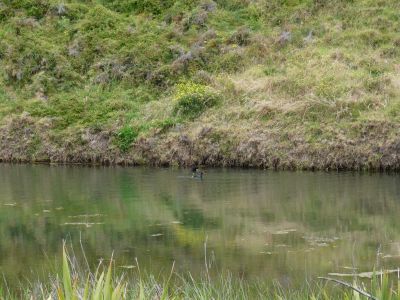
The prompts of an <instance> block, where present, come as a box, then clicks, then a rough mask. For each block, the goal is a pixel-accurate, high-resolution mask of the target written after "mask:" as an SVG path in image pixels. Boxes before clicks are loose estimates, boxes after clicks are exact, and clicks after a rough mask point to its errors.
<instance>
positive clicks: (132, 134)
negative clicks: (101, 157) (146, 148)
mask: <svg viewBox="0 0 400 300" xmlns="http://www.w3.org/2000/svg"><path fill="white" fill-rule="evenodd" d="M138 135H139V130H137V129H135V128H133V127H130V126H125V127H122V128H121V129H120V130H119V131H118V133H117V136H116V142H117V146H118V148H119V149H120V150H121V151H122V152H126V151H128V150H129V148H130V147H131V146H132V143H133V142H134V141H135V140H136V138H137V137H138Z"/></svg>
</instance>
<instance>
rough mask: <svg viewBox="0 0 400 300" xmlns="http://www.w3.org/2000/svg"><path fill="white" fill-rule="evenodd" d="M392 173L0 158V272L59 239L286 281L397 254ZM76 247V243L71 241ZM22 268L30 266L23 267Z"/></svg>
mask: <svg viewBox="0 0 400 300" xmlns="http://www.w3.org/2000/svg"><path fill="white" fill-rule="evenodd" d="M399 196H400V176H399V175H387V174H372V175H371V174H366V173H365V174H359V173H322V172H321V173H309V172H270V171H261V170H209V171H208V172H207V174H206V176H205V177H204V180H203V181H200V180H195V179H192V178H190V171H188V170H172V169H147V168H119V167H118V168H117V167H116V168H103V167H101V168H89V167H72V166H36V165H0V271H1V272H3V273H4V274H5V275H6V277H8V278H18V279H24V278H26V277H28V278H29V276H32V277H33V276H36V274H47V272H49V266H52V265H54V264H55V263H56V261H57V260H58V259H59V258H60V248H61V246H62V240H63V239H69V240H72V242H73V243H74V244H75V245H79V240H80V238H81V239H82V244H83V245H84V248H85V251H86V255H87V256H88V258H89V260H90V262H91V263H93V264H95V263H97V260H98V259H100V258H102V257H106V258H107V257H109V256H110V255H111V253H112V252H113V251H114V256H115V257H116V259H117V265H118V266H121V267H124V268H126V269H129V268H130V266H132V265H134V264H135V258H136V257H137V258H138V261H139V262H140V264H141V268H142V269H145V270H146V271H149V272H154V273H156V274H159V273H160V272H161V273H162V272H163V271H165V272H168V271H169V270H170V268H171V265H172V263H173V261H175V266H176V267H177V268H178V269H179V270H182V271H190V272H191V273H192V274H194V275H195V274H199V273H200V272H201V271H202V270H203V269H204V242H205V241H206V240H207V253H208V259H209V260H210V261H212V268H211V270H212V271H217V270H218V271H221V270H229V271H230V272H232V273H233V274H234V275H235V276H241V277H242V278H247V279H252V278H261V279H263V280H274V279H275V280H280V281H281V282H293V283H296V282H297V281H299V280H301V281H303V280H304V276H307V277H309V278H312V277H313V276H316V275H326V274H327V273H328V272H339V273H343V272H344V273H348V272H351V271H349V270H348V269H349V268H352V267H356V268H358V269H357V270H359V271H370V270H372V269H373V268H374V267H375V268H381V267H385V268H389V269H391V268H395V267H397V266H399V264H400V257H399V255H400V197H399ZM77 255H79V251H77ZM27 269H29V270H30V271H31V272H26V270H27Z"/></svg>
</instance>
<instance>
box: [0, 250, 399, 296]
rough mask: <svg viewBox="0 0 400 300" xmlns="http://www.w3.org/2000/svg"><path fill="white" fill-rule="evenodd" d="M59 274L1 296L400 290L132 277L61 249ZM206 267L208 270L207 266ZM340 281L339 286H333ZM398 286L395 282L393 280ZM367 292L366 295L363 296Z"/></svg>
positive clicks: (378, 283)
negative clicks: (85, 263) (87, 265)
mask: <svg viewBox="0 0 400 300" xmlns="http://www.w3.org/2000/svg"><path fill="white" fill-rule="evenodd" d="M62 256H63V259H62V266H61V267H60V270H59V271H60V273H59V275H50V277H49V282H36V283H26V284H25V285H23V284H22V285H21V287H20V290H19V291H17V292H14V291H10V290H9V289H8V285H7V283H5V284H4V285H3V286H2V288H0V296H1V298H2V299H10V300H11V299H58V300H72V299H79V300H89V299H91V300H114V299H115V300H117V299H160V300H167V299H221V300H222V299H299V300H300V299H301V300H303V299H310V300H311V299H355V300H358V299H364V298H363V297H365V299H367V298H370V299H380V300H396V299H400V291H399V290H398V289H397V288H396V287H395V285H393V281H392V279H390V278H389V275H384V276H382V277H381V278H380V280H379V277H378V276H376V277H375V276H374V277H373V279H372V280H371V281H370V282H369V284H368V285H367V286H368V287H369V290H367V288H366V285H365V284H364V283H365V282H364V283H362V284H361V283H357V280H354V281H353V282H350V283H349V282H344V281H337V282H335V284H336V286H335V285H330V284H329V282H328V283H327V282H326V281H322V280H320V279H316V280H315V282H312V283H305V284H304V285H303V286H302V287H298V288H289V287H283V286H281V285H279V284H278V283H274V284H267V283H264V282H262V281H261V280H260V281H259V282H248V281H246V280H243V279H237V278H233V277H232V276H230V275H220V276H218V277H215V276H214V277H212V276H210V274H208V273H207V272H205V274H204V277H203V278H202V279H193V277H192V276H191V275H190V274H189V275H188V276H186V275H181V274H178V273H176V272H175V270H174V265H172V268H171V272H170V274H169V275H167V276H165V277H164V279H162V278H156V277H154V276H152V275H147V274H143V273H141V270H140V267H139V264H138V263H137V265H136V271H135V273H136V275H135V276H134V277H133V278H132V276H130V277H126V276H124V274H120V272H116V270H114V268H113V259H112V258H111V260H110V263H108V265H103V264H102V263H100V264H99V266H98V267H97V269H96V271H95V272H91V271H90V270H87V269H84V268H82V267H80V266H79V264H78V263H77V262H76V259H75V258H74V257H72V256H70V255H68V252H67V250H66V247H65V246H64V248H63V254H62ZM206 271H207V268H206ZM338 282H339V284H338ZM396 285H398V283H396ZM366 296H367V297H366Z"/></svg>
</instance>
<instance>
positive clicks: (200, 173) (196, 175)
mask: <svg viewBox="0 0 400 300" xmlns="http://www.w3.org/2000/svg"><path fill="white" fill-rule="evenodd" d="M192 178H200V179H203V171H201V170H200V169H199V167H198V165H197V164H194V165H192Z"/></svg>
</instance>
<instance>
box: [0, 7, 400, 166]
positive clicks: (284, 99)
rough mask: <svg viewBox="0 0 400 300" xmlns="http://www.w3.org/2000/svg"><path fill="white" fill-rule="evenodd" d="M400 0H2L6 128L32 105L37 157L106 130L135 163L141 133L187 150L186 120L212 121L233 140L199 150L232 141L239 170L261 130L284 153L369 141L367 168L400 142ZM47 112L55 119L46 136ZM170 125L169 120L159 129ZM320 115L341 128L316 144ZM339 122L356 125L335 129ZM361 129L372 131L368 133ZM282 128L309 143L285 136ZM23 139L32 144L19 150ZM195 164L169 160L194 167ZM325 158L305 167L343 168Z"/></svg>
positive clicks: (191, 127) (0, 93)
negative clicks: (185, 87) (183, 140)
mask: <svg viewBox="0 0 400 300" xmlns="http://www.w3.org/2000/svg"><path fill="white" fill-rule="evenodd" d="M399 9H400V7H399V4H398V3H397V2H396V1H390V0H382V1H380V2H379V4H377V3H376V2H375V1H372V0H356V1H345V0H334V1H329V2H326V1H310V0H287V1H278V0H273V1H266V0H257V1H240V0H237V1H225V0H215V1H212V0H190V1H186V0H179V1H159V0H146V1H125V0H114V1H102V0H97V1H92V2H91V3H86V2H82V1H77V0H71V1H65V2H60V1H56V0H18V1H3V4H2V5H1V7H0V24H1V26H0V37H1V39H0V128H2V129H0V131H1V132H6V131H7V130H8V129H7V126H8V125H9V122H10V120H16V122H19V121H18V120H19V119H20V118H21V116H23V115H24V116H26V115H27V114H28V115H29V116H30V118H31V121H32V122H33V123H34V124H36V125H37V130H38V131H40V132H41V133H40V134H38V135H37V136H38V137H39V144H40V145H39V147H37V153H36V154H40V155H39V156H43V155H45V156H46V155H47V156H49V158H50V157H51V159H52V160H58V159H61V158H60V157H59V156H57V155H49V154H48V152H51V151H53V150H54V149H56V150H55V151H56V152H57V151H58V152H63V151H64V149H65V148H68V149H71V157H75V156H76V154H75V153H78V152H79V153H87V155H86V156H90V151H91V150H90V149H91V148H90V147H91V146H90V142H86V144H85V142H84V143H83V144H82V143H81V142H79V141H81V138H80V136H81V135H82V132H85V131H86V130H93V128H95V129H96V132H97V133H98V134H104V135H107V136H109V139H108V140H107V145H108V146H107V150H108V151H109V152H110V153H112V154H113V156H114V157H118V156H119V155H120V154H121V153H124V157H129V158H130V159H131V160H133V158H134V157H138V156H137V155H136V154H135V153H134V152H135V145H136V144H137V141H141V140H143V139H141V138H145V139H152V140H160V141H161V142H160V145H163V144H164V143H167V142H170V143H172V144H174V145H175V144H178V138H177V137H176V130H174V127H176V126H177V125H178V127H179V128H180V132H181V133H182V134H183V135H187V136H191V138H192V139H197V137H196V133H197V132H198V131H201V128H202V127H203V126H207V127H210V128H214V131H216V132H224V133H226V134H223V135H221V136H224V137H225V138H224V140H222V141H219V143H215V142H212V141H210V140H206V141H205V143H208V142H209V143H214V144H213V147H211V148H212V149H213V150H204V151H205V152H204V153H200V154H199V156H203V157H209V156H212V154H213V151H214V152H215V149H218V147H219V145H222V144H225V145H227V144H230V145H232V147H231V148H230V149H224V150H223V151H222V150H221V149H220V150H221V151H220V153H218V154H217V155H216V156H218V155H220V156H221V157H222V158H223V159H221V160H220V163H219V164H224V163H225V161H234V162H235V163H234V164H236V165H244V164H249V163H248V162H247V161H241V160H243V157H245V156H246V155H243V154H242V153H239V152H238V150H237V149H238V148H240V147H238V144H240V143H247V142H248V143H251V141H252V140H254V138H255V137H254V136H253V134H254V132H256V131H262V134H261V135H262V136H269V137H270V136H273V137H274V138H272V140H271V138H268V139H266V140H268V141H269V142H268V145H270V146H265V147H271V152H272V153H274V152H278V149H280V150H279V151H283V152H290V151H291V150H292V149H295V150H296V151H298V152H301V151H306V153H305V155H307V156H308V157H312V156H313V155H314V154H313V153H314V152H315V151H318V152H319V153H321V149H324V150H325V151H332V150H331V149H330V148H329V147H328V146H327V145H326V144H329V145H338V144H341V143H343V140H352V141H353V143H354V144H355V145H356V146H355V147H356V148H353V149H351V150H350V149H349V150H348V153H350V152H359V153H362V154H363V155H364V156H365V159H364V160H363V162H361V163H360V167H366V168H367V167H368V164H367V163H366V161H368V158H369V157H372V156H376V155H379V153H375V152H376V151H375V150H368V149H367V148H368V145H374V146H373V147H371V148H372V149H378V148H381V145H382V143H386V142H388V143H393V144H395V143H396V141H394V140H393V139H390V138H391V137H393V136H394V135H395V132H396V130H397V129H396V128H397V123H398V115H399V114H398V111H399V109H398V103H399V101H400V96H399V95H400V94H399V92H398V87H399V80H398V76H399V72H400V71H399V68H398V60H399V59H400V56H399V55H400V51H398V48H399V45H400V34H399V32H398V28H399V26H400V16H399V13H398V11H399ZM185 83H186V84H189V85H192V87H201V89H202V91H200V92H199V91H194V92H193V91H192V92H190V91H189V92H188V91H187V92H188V93H187V95H180V98H179V97H177V95H176V94H177V90H179V89H180V88H181V87H182V84H185ZM178 98H179V99H178ZM44 120H51V122H48V124H49V126H47V127H46V129H45V130H44V131H42V130H41V129H40V128H41V124H42V123H43V121H44ZM165 120H169V121H168V122H167V121H165ZM164 122H167V123H168V124H170V125H168V126H161V128H159V127H158V126H155V125H154V124H164ZM309 123H311V124H316V123H319V124H320V127H321V130H322V131H323V132H328V133H329V134H326V136H329V140H327V141H326V144H323V143H321V139H318V138H317V139H308V136H309V135H310V134H311V135H313V134H314V132H309V129H308V128H310V126H309ZM371 123H374V124H377V125H376V126H380V127H382V124H384V127H385V128H387V132H386V133H385V134H384V135H381V138H380V137H379V136H380V135H379V134H373V136H371V137H368V138H367V139H366V138H365V136H364V134H363V130H368V128H369V126H370V124H371ZM171 124H173V125H171ZM336 124H338V125H339V126H338V127H340V128H343V130H342V131H341V132H335V133H334V134H330V133H331V130H332V128H333V127H335V126H336ZM360 124H361V126H360ZM2 126H3V127H2ZM282 126H283V127H284V130H281V128H282ZM4 127H5V129H4ZM312 127H314V126H312ZM354 127H360V129H358V135H356V136H355V137H354V135H353V133H354ZM126 128H137V129H138V130H136V129H135V134H134V136H135V137H134V138H133V135H131V137H129V138H127V139H125V138H124V137H121V132H123V131H125V130H126ZM158 129H159V130H158ZM276 132H281V134H282V137H283V136H286V135H291V134H295V135H296V136H297V138H298V139H299V140H303V141H308V142H304V143H302V144H301V145H300V144H296V145H286V144H281V143H280V142H279V140H281V137H280V136H276ZM4 134H6V133H4ZM122 135H123V136H124V134H122ZM10 139H12V140H13V141H14V142H15V143H9V144H8V145H7V146H3V147H5V148H4V151H3V152H7V153H8V152H13V151H19V152H21V153H18V156H19V157H25V158H26V159H27V160H31V159H33V158H34V157H35V153H27V152H26V151H24V150H21V149H25V148H26V147H24V145H23V144H21V143H23V142H22V141H21V140H19V139H18V137H17V136H10ZM203 139H207V137H203ZM49 140H51V143H49V142H48V141H49ZM66 141H69V142H68V143H69V144H68V145H66V143H67V142H66ZM26 142H27V143H29V141H26ZM363 143H366V144H363ZM14 144H19V145H18V147H16V149H19V150H14V149H13V148H11V146H10V145H14ZM41 146H42V147H41ZM115 146H116V147H115ZM176 147H177V148H179V147H181V146H179V145H177V146H176ZM211 148H210V149H211ZM154 149H155V152H157V153H156V154H155V155H154V156H153V157H156V158H158V160H159V161H161V160H162V159H163V157H164V156H165V155H164V153H165V149H163V148H162V146H157V147H155V148H154ZM170 149H171V147H170ZM304 149H306V150H304ZM385 149H386V148H385ZM387 149H392V148H390V147H389V146H388V147H387ZM226 150H228V151H226ZM246 150H249V151H250V149H246ZM218 151H219V150H218ZM374 151H375V152H374ZM387 151H391V150H387ZM342 152H343V151H342ZM43 153H45V154H43ZM46 153H47V154H46ZM225 153H229V154H230V155H229V156H230V157H228V156H227V155H226V154H225ZM343 153H344V152H343ZM387 154H388V156H391V153H387ZM340 155H342V156H344V155H343V154H338V156H340ZM349 155H350V154H349ZM3 156H4V155H3ZM170 156H174V155H170ZM270 156H271V153H266V154H264V158H263V159H259V158H257V157H255V156H253V157H251V164H253V165H257V164H259V161H260V160H262V161H270V160H271V159H270V158H269V157H270ZM303 156H304V155H303V154H299V157H303ZM292 157H293V160H292V161H281V162H280V164H281V165H282V167H285V165H293V166H297V167H301V166H302V165H304V163H305V162H304V161H300V160H301V159H298V158H296V157H294V156H292ZM138 159H139V160H140V161H142V160H143V161H146V159H145V158H144V157H141V158H138ZM185 159H186V158H185V157H177V158H176V159H175V160H176V161H170V162H169V163H171V164H174V163H176V162H177V161H179V163H187V164H188V163H190V162H188V161H184V160H185ZM324 160H326V155H323V154H321V156H320V157H315V160H314V161H312V160H311V159H310V160H309V161H308V162H306V166H309V167H310V166H313V167H318V168H325V167H324V165H327V167H335V166H334V164H335V163H332V162H329V161H324ZM213 163H215V162H213ZM319 163H321V164H322V165H321V166H316V164H319ZM358 163H359V162H356V159H354V160H353V162H351V163H350V162H347V163H345V164H347V165H348V166H349V167H351V164H353V165H354V164H358ZM264 164H265V166H266V167H271V166H270V165H269V163H264ZM330 164H331V165H330ZM388 164H389V165H394V166H395V165H396V162H388Z"/></svg>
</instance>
